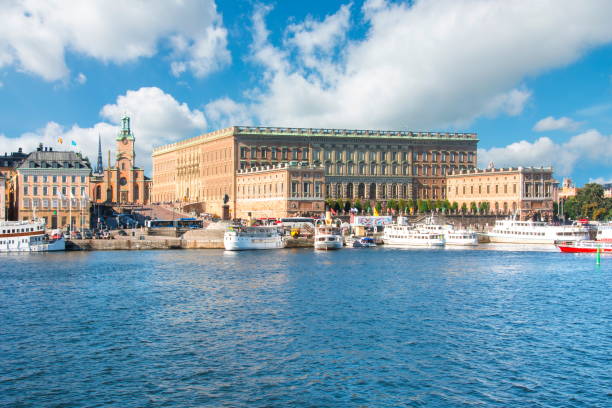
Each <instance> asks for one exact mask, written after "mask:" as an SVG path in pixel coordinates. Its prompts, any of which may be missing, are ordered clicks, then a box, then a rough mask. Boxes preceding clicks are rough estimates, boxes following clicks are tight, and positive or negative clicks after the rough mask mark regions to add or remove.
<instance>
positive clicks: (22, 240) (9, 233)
mask: <svg viewBox="0 0 612 408" xmlns="http://www.w3.org/2000/svg"><path fill="white" fill-rule="evenodd" d="M65 250H66V241H65V240H64V237H63V235H61V234H60V235H59V236H57V237H56V238H55V239H47V238H46V235H45V222H44V221H43V220H34V221H2V222H0V252H51V251H65Z"/></svg>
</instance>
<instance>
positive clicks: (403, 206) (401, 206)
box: [397, 198, 408, 213]
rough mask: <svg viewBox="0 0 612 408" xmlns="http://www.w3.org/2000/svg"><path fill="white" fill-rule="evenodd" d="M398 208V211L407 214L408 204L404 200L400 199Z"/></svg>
mask: <svg viewBox="0 0 612 408" xmlns="http://www.w3.org/2000/svg"><path fill="white" fill-rule="evenodd" d="M397 207H398V209H399V210H400V211H401V212H402V213H405V212H406V211H408V210H407V208H406V207H407V204H406V200H404V199H403V198H400V199H399V201H398V202H397Z"/></svg>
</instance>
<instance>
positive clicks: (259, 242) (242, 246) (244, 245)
mask: <svg viewBox="0 0 612 408" xmlns="http://www.w3.org/2000/svg"><path fill="white" fill-rule="evenodd" d="M223 246H224V247H225V250H226V251H249V250H261V249H282V248H285V246H286V242H285V241H284V240H283V239H282V237H273V238H250V237H237V238H236V237H231V238H228V237H226V238H225V239H224V240H223Z"/></svg>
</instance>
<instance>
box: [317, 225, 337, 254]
mask: <svg viewBox="0 0 612 408" xmlns="http://www.w3.org/2000/svg"><path fill="white" fill-rule="evenodd" d="M343 245H344V239H343V238H342V233H341V232H340V229H339V228H337V227H334V226H332V225H325V224H322V225H317V226H316V227H315V235H314V248H315V249H323V250H328V249H342V246H343Z"/></svg>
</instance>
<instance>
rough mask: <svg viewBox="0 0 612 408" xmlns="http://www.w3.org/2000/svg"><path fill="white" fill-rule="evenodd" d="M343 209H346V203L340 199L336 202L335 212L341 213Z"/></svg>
mask: <svg viewBox="0 0 612 408" xmlns="http://www.w3.org/2000/svg"><path fill="white" fill-rule="evenodd" d="M342 207H344V203H343V202H342V199H341V198H339V199H337V200H336V202H335V203H334V210H335V211H340V210H341V209H342Z"/></svg>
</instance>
